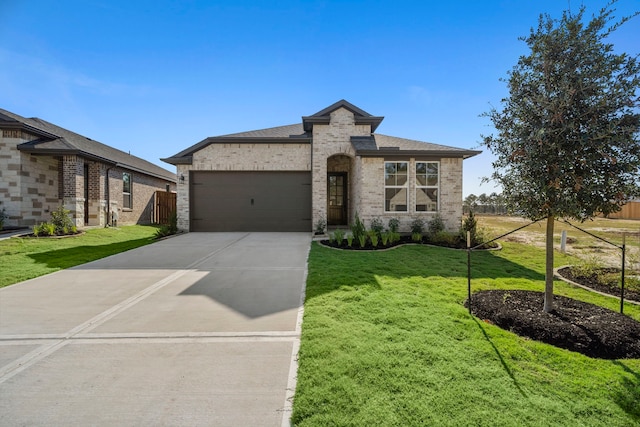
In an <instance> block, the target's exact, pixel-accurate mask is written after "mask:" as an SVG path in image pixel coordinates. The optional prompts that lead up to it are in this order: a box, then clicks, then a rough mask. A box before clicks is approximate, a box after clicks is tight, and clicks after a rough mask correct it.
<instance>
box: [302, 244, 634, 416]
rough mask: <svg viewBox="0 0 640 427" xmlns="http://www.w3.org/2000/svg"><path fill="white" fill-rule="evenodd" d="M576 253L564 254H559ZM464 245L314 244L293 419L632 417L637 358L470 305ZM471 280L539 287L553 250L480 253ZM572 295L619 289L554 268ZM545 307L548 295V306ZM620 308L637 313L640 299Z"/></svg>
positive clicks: (490, 285) (607, 302)
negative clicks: (503, 321) (592, 285)
mask: <svg viewBox="0 0 640 427" xmlns="http://www.w3.org/2000/svg"><path fill="white" fill-rule="evenodd" d="M573 261H574V260H572V259H570V258H569V257H567V256H564V255H561V254H556V263H557V265H561V264H571V263H572V262H573ZM466 271H467V268H466V252H464V251H452V250H447V249H440V248H431V247H424V246H405V247H402V248H398V249H395V250H391V251H387V252H356V251H353V252H349V251H336V250H331V249H328V248H324V247H321V246H319V245H318V244H313V245H312V249H311V253H310V257H309V275H308V280H307V291H306V292H307V296H306V302H305V314H304V322H303V327H302V343H301V349H300V356H299V370H298V380H297V388H296V395H295V399H294V406H293V418H292V419H293V422H294V424H295V425H297V426H347V425H354V426H361V425H370V426H411V425H437V426H468V425H472V426H538V425H543V426H547V425H554V426H600V425H601V426H613V425H615V426H635V425H638V424H639V423H640V360H620V361H610V360H598V359H591V358H588V357H586V356H583V355H581V354H578V353H573V352H570V351H567V350H562V349H558V348H555V347H553V346H550V345H546V344H543V343H539V342H535V341H531V340H526V339H523V338H520V337H518V336H517V335H515V334H512V333H510V332H507V331H504V330H502V329H500V328H497V327H495V326H492V325H490V324H487V323H484V322H482V321H479V320H477V319H475V318H473V317H471V316H470V315H469V314H468V312H467V309H466V308H464V307H463V305H462V303H463V301H464V300H465V299H466V295H467V279H466ZM472 288H473V291H474V292H475V291H478V290H482V289H529V290H539V291H541V290H543V288H544V251H543V250H542V249H539V248H535V247H531V246H526V245H521V244H517V243H506V244H505V245H504V249H503V250H502V251H500V252H491V253H489V252H482V253H481V252H475V253H473V280H472ZM555 290H556V293H557V294H558V295H565V296H569V297H572V298H576V299H581V300H584V301H588V302H591V303H595V304H599V305H602V306H605V307H608V308H610V309H612V310H617V309H618V305H619V302H618V301H617V300H615V299H610V298H606V297H602V296H599V295H596V294H592V293H589V292H586V291H584V290H582V289H576V288H573V287H571V286H570V285H567V284H565V283H564V282H556V284H555ZM541 309H542V307H541ZM625 313H627V314H629V315H631V316H632V317H634V318H635V319H638V320H640V307H637V306H632V305H627V306H625Z"/></svg>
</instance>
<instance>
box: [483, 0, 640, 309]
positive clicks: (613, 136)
mask: <svg viewBox="0 0 640 427" xmlns="http://www.w3.org/2000/svg"><path fill="white" fill-rule="evenodd" d="M614 3H615V1H612V2H611V3H609V4H608V5H607V6H606V7H605V8H603V9H602V10H601V11H600V13H599V14H598V15H594V16H593V17H592V19H591V20H590V21H589V22H586V23H585V22H584V14H585V8H584V7H582V8H580V11H579V12H578V13H577V14H575V15H573V14H571V13H570V12H569V11H565V12H564V13H563V15H562V18H561V19H559V20H557V19H553V18H551V17H550V16H549V15H541V16H540V18H539V21H538V27H537V28H532V29H531V32H530V34H529V36H527V37H522V38H521V40H523V41H524V42H525V43H526V44H527V46H528V47H529V48H530V53H529V54H528V55H524V56H522V57H520V59H519V60H518V62H517V64H516V65H515V66H514V67H513V69H512V70H511V71H510V72H509V73H508V79H503V81H505V82H506V83H507V86H508V89H509V95H508V96H507V97H506V98H504V99H503V100H502V104H503V108H502V110H497V109H495V108H493V109H491V110H490V111H489V112H488V113H486V114H485V115H486V116H488V117H489V118H490V119H491V121H492V122H493V125H494V126H495V128H496V131H497V134H496V135H489V136H485V137H483V144H484V145H486V146H487V147H488V148H489V150H490V151H491V152H493V153H494V154H495V155H496V160H495V162H494V163H493V167H494V172H493V175H492V178H493V179H494V180H496V181H498V182H499V183H500V184H501V186H502V190H503V195H504V197H505V202H506V204H507V206H508V208H509V209H510V210H512V211H516V212H518V213H520V214H522V215H524V216H526V217H528V218H530V219H532V220H538V219H542V218H547V234H546V240H547V244H546V253H547V257H546V286H545V302H544V311H547V312H549V311H552V310H553V229H554V221H555V218H558V217H565V218H574V219H578V220H581V221H584V220H586V219H589V218H593V217H594V216H595V215H597V214H598V213H603V214H605V215H607V214H609V213H612V212H616V211H618V210H620V208H621V206H622V205H623V204H624V203H625V202H626V201H628V200H630V199H632V198H633V197H635V196H637V195H638V194H640V186H639V181H640V141H639V139H638V136H639V135H638V132H639V131H640V114H639V107H640V97H639V96H638V95H639V93H638V92H640V75H639V72H640V64H639V63H638V56H637V55H636V56H629V55H627V54H625V53H615V52H614V48H613V45H612V44H610V43H607V42H606V38H607V37H608V36H609V35H610V34H611V33H612V32H613V31H615V30H616V29H617V28H618V27H619V26H620V25H622V24H623V23H624V22H626V21H627V20H629V19H630V18H631V17H626V18H622V19H621V20H620V21H618V22H614V23H612V22H613V21H614V17H613V12H614V10H613V9H612V5H613V4H614ZM636 15H637V14H636ZM634 16H635V15H634Z"/></svg>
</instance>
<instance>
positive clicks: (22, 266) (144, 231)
mask: <svg viewBox="0 0 640 427" xmlns="http://www.w3.org/2000/svg"><path fill="white" fill-rule="evenodd" d="M156 230H157V227H154V226H144V225H132V226H126V227H118V228H95V229H91V230H87V231H86V233H84V234H81V235H76V236H70V237H65V238H60V239H58V238H46V237H45V238H42V237H38V238H34V237H24V238H20V237H14V238H11V239H4V240H0V288H1V287H4V286H7V285H11V284H13V283H17V282H21V281H23V280H27V279H32V278H34V277H38V276H43V275H45V274H49V273H53V272H54V271H58V270H63V269H65V268H69V267H73V266H76V265H80V264H84V263H86V262H90V261H95V260H97V259H100V258H104V257H106V256H109V255H113V254H117V253H120V252H124V251H128V250H129V249H133V248H137V247H139V246H144V245H148V244H149V243H153V241H154V240H153V238H154V236H155V233H156Z"/></svg>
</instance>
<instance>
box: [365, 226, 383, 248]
mask: <svg viewBox="0 0 640 427" xmlns="http://www.w3.org/2000/svg"><path fill="white" fill-rule="evenodd" d="M367 234H368V235H369V240H370V241H371V245H373V247H374V248H375V247H376V246H378V241H379V240H380V239H379V238H378V232H377V231H376V230H369V232H368V233H367Z"/></svg>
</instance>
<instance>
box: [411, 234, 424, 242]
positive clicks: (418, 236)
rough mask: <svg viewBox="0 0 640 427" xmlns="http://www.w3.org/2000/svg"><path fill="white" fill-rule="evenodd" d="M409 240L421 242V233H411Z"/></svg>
mask: <svg viewBox="0 0 640 427" xmlns="http://www.w3.org/2000/svg"><path fill="white" fill-rule="evenodd" d="M411 240H413V241H414V242H416V243H420V242H422V233H411Z"/></svg>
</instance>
